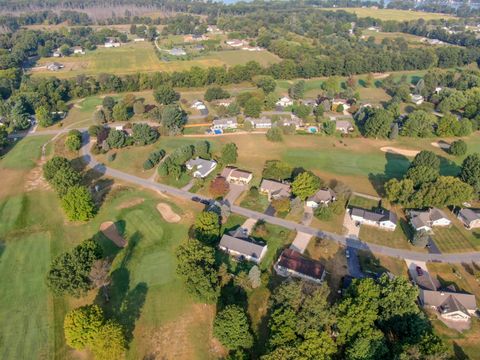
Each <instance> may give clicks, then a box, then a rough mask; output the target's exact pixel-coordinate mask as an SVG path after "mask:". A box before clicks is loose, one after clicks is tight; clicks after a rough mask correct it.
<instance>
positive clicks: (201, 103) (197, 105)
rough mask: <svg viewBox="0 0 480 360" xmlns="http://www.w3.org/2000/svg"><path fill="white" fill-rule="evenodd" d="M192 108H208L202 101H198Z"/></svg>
mask: <svg viewBox="0 0 480 360" xmlns="http://www.w3.org/2000/svg"><path fill="white" fill-rule="evenodd" d="M191 108H192V109H197V110H205V109H206V108H207V107H206V105H205V104H204V103H203V102H202V101H200V100H197V101H195V102H194V103H193V104H192V106H191Z"/></svg>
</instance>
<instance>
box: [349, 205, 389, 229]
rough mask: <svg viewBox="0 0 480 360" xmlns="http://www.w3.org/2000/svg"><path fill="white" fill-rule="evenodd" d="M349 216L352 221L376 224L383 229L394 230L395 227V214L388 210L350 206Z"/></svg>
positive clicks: (362, 223)
mask: <svg viewBox="0 0 480 360" xmlns="http://www.w3.org/2000/svg"><path fill="white" fill-rule="evenodd" d="M350 217H351V218H352V220H353V221H355V222H358V223H359V224H361V225H370V226H376V227H379V228H381V229H384V230H389V231H395V229H396V228H397V216H396V215H395V213H393V212H391V211H388V210H381V211H378V212H374V211H369V210H364V209H359V208H352V209H350Z"/></svg>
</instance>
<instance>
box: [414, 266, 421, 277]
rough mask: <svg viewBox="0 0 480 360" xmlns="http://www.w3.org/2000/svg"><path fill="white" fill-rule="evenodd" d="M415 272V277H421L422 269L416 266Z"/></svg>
mask: <svg viewBox="0 0 480 360" xmlns="http://www.w3.org/2000/svg"><path fill="white" fill-rule="evenodd" d="M415 270H416V271H417V275H418V276H422V275H423V269H422V268H421V267H420V266H417V267H416V268H415Z"/></svg>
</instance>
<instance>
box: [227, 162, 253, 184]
mask: <svg viewBox="0 0 480 360" xmlns="http://www.w3.org/2000/svg"><path fill="white" fill-rule="evenodd" d="M220 176H221V177H224V178H225V179H226V180H227V181H228V182H229V183H231V184H232V183H233V184H243V185H245V184H248V183H249V182H250V181H251V180H252V178H253V174H252V173H251V172H250V171H245V170H239V169H237V168H235V167H232V166H227V167H226V168H225V169H223V171H222V173H221V174H220Z"/></svg>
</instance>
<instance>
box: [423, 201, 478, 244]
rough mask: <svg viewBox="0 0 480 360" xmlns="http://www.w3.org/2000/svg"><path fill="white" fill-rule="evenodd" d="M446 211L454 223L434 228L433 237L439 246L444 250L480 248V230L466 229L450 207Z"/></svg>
mask: <svg viewBox="0 0 480 360" xmlns="http://www.w3.org/2000/svg"><path fill="white" fill-rule="evenodd" d="M445 213H446V214H448V216H449V218H450V220H451V221H452V225H451V226H450V227H446V228H434V229H433V232H434V235H433V239H434V241H435V244H437V246H438V248H439V249H440V250H441V251H442V252H468V251H475V250H478V249H480V231H479V230H478V229H474V230H467V229H465V228H464V226H463V224H462V223H461V222H460V221H459V220H458V219H457V218H455V217H454V216H453V215H452V214H451V213H450V212H449V211H448V209H446V210H445Z"/></svg>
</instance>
